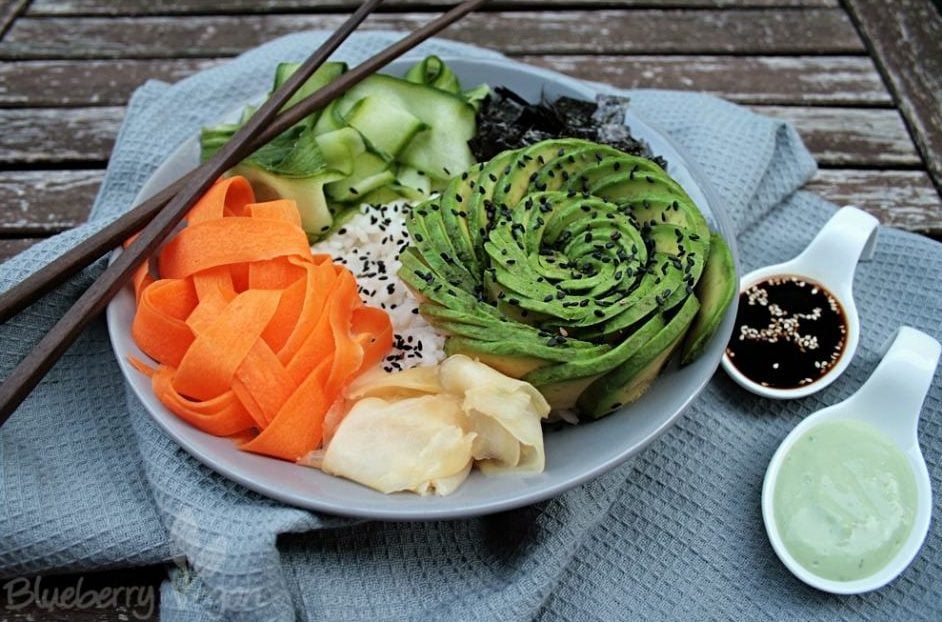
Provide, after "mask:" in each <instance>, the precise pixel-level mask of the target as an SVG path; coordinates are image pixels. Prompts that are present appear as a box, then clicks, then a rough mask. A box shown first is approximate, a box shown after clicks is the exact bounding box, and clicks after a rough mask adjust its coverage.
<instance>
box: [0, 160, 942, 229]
mask: <svg viewBox="0 0 942 622" xmlns="http://www.w3.org/2000/svg"><path fill="white" fill-rule="evenodd" d="M103 175H104V171H103V170H101V169H96V170H81V171H70V170H54V171H42V172H36V171H6V172H4V173H3V174H2V176H0V193H2V194H0V196H3V197H11V196H12V197H16V198H15V199H14V200H10V199H6V198H5V199H3V201H4V202H3V203H2V204H0V205H2V207H0V214H3V218H2V219H0V237H2V238H11V237H30V238H32V237H41V236H46V235H49V234H51V233H55V232H58V231H61V230H63V229H67V228H69V227H74V226H76V225H78V224H80V223H82V222H84V221H85V219H86V218H87V215H88V209H89V207H90V206H91V203H92V200H93V198H94V194H95V191H96V189H97V187H98V185H99V183H100V180H101V178H102V177H103ZM807 189H808V190H812V191H814V192H817V193H818V194H820V195H821V196H823V197H824V198H826V199H828V200H830V201H833V202H835V203H837V204H838V205H843V204H854V205H858V206H860V207H861V208H863V209H866V210H869V211H871V212H873V213H874V214H876V215H877V216H878V217H879V218H880V219H881V221H882V222H884V223H886V224H889V225H892V226H895V227H900V228H902V229H908V230H910V231H920V232H929V233H933V234H935V235H939V234H942V201H940V199H939V196H938V194H937V193H936V191H935V188H934V187H933V185H932V182H931V180H930V179H929V177H928V175H926V173H925V172H923V171H915V170H913V171H900V170H864V169H822V170H820V171H819V172H818V174H817V176H816V177H815V178H814V180H812V181H811V182H810V183H809V185H808V186H807ZM8 212H16V213H17V215H13V216H7V213H8Z"/></svg>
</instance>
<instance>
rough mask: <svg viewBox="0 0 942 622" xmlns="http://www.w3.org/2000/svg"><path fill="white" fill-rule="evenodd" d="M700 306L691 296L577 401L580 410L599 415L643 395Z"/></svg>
mask: <svg viewBox="0 0 942 622" xmlns="http://www.w3.org/2000/svg"><path fill="white" fill-rule="evenodd" d="M699 308H700V302H699V301H698V300H697V297H696V296H694V295H691V296H688V297H687V299H686V300H685V301H684V304H683V305H682V306H681V307H680V309H678V310H677V313H676V314H674V317H672V318H671V319H670V321H668V322H667V323H666V324H665V325H664V327H663V328H661V330H659V331H658V332H657V334H656V335H654V337H653V338H652V339H651V340H650V341H648V342H647V343H646V344H644V346H642V347H641V348H640V349H639V350H638V352H637V353H636V354H635V355H634V356H632V357H630V358H629V359H628V360H626V361H625V362H624V363H622V364H621V365H620V366H618V367H617V368H615V369H613V370H612V371H610V372H609V373H607V374H606V375H604V376H602V377H601V378H599V379H598V380H596V381H595V382H593V383H592V384H590V385H589V386H588V387H587V388H586V390H585V391H583V393H582V395H580V396H579V399H578V400H577V402H576V408H577V409H578V410H579V414H580V415H583V416H586V417H591V418H592V419H598V418H599V417H602V416H604V415H607V414H609V413H611V412H612V411H613V410H616V409H618V408H621V407H622V406H623V405H625V404H628V403H631V402H633V401H635V400H636V399H638V398H639V397H641V396H642V395H643V394H644V392H645V391H646V390H647V389H648V387H649V386H650V384H651V382H652V381H653V380H654V378H656V377H657V375H658V374H659V373H660V371H661V368H662V367H664V364H665V363H666V362H667V360H668V359H669V358H670V356H671V354H672V353H673V352H674V350H675V349H676V348H677V346H678V345H679V344H680V342H681V341H682V340H683V338H684V334H685V333H686V331H687V327H688V326H690V323H691V322H692V321H693V319H694V317H695V316H696V314H697V310H698V309H699Z"/></svg>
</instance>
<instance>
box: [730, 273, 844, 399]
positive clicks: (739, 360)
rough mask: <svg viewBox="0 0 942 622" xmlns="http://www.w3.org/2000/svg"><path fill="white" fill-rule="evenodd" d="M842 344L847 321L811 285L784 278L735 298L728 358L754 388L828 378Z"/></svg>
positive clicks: (826, 293) (838, 306)
mask: <svg viewBox="0 0 942 622" xmlns="http://www.w3.org/2000/svg"><path fill="white" fill-rule="evenodd" d="M846 343H847V320H846V318H845V316H844V309H843V308H842V307H841V304H840V303H839V302H838V301H837V299H836V298H835V297H834V295H833V294H831V292H829V291H828V290H827V289H825V288H824V287H822V286H821V284H819V283H816V282H814V281H812V280H810V279H806V278H804V277H799V276H786V275H783V276H775V277H771V278H769V279H766V280H764V281H760V282H759V283H756V284H755V285H753V286H751V287H749V288H748V289H746V290H745V291H743V292H742V293H741V294H739V312H738V314H737V316H736V326H735V328H733V336H732V337H731V338H730V341H729V345H727V347H726V354H727V356H729V359H730V361H731V362H732V363H733V365H734V366H735V367H736V369H738V370H739V371H740V373H742V374H743V375H744V376H746V377H747V378H749V379H750V380H752V381H753V382H755V383H757V384H761V385H762V386H765V387H770V388H774V389H793V388H796V387H802V386H805V385H808V384H811V383H812V382H814V381H815V380H817V379H818V378H820V377H821V376H823V375H824V374H826V373H827V372H828V371H829V370H830V369H831V368H832V367H834V365H835V364H836V363H837V361H838V360H839V359H840V358H841V354H842V353H843V352H844V346H845V344H846Z"/></svg>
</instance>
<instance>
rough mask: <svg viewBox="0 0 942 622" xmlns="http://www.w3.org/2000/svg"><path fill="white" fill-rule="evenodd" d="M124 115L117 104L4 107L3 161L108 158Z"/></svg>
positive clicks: (0, 117) (1, 112) (0, 147)
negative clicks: (71, 106)
mask: <svg viewBox="0 0 942 622" xmlns="http://www.w3.org/2000/svg"><path fill="white" fill-rule="evenodd" d="M123 117H124V109H123V108H117V107H103V108H67V109H52V108H49V109H43V108H40V109H13V110H0V127H2V128H3V141H2V143H0V163H8V164H9V163H16V164H57V165H61V164H62V163H68V162H82V163H83V164H85V165H87V164H89V163H90V162H89V161H92V163H93V162H104V161H105V160H107V159H108V155H109V154H110V153H111V148H112V146H113V144H114V138H115V136H116V135H117V133H118V128H119V127H120V126H121V120H122V118H123Z"/></svg>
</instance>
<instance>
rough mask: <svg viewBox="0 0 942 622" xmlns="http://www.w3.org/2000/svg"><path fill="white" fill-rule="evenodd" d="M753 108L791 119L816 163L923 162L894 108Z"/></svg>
mask: <svg viewBox="0 0 942 622" xmlns="http://www.w3.org/2000/svg"><path fill="white" fill-rule="evenodd" d="M752 109H753V110H755V111H756V112H758V113H759V114H765V115H769V116H771V117H776V118H780V119H785V120H786V121H790V122H791V123H792V124H793V125H794V126H795V127H796V128H797V130H798V133H799V134H801V138H802V140H804V141H805V144H806V145H807V146H808V149H810V150H811V152H812V153H813V154H814V156H815V159H817V161H818V163H819V164H823V165H826V166H841V167H854V166H861V167H884V166H885V167H888V168H889V167H901V166H912V167H915V166H919V165H920V164H921V163H922V160H921V159H920V157H919V154H918V153H916V150H915V148H914V147H913V142H912V140H911V139H910V137H909V133H908V132H907V131H906V126H905V124H904V123H903V119H902V117H900V115H899V113H898V112H897V111H896V110H886V109H861V108H817V107H798V106H753V107H752Z"/></svg>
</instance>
